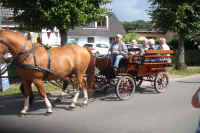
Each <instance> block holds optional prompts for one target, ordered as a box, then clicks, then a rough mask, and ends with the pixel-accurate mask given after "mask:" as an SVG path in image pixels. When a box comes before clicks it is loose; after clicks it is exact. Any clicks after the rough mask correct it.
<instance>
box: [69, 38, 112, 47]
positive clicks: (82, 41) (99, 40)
mask: <svg viewBox="0 0 200 133" xmlns="http://www.w3.org/2000/svg"><path fill="white" fill-rule="evenodd" d="M89 37H94V43H104V44H108V45H109V37H106V36H89ZM70 40H77V44H78V45H80V46H83V45H84V44H86V43H88V42H87V41H88V36H68V42H70Z"/></svg>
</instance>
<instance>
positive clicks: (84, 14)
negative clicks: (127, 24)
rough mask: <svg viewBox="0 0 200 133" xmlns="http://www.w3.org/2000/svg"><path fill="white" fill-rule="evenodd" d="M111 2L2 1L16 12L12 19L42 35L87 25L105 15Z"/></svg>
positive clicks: (103, 0) (70, 0)
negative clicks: (55, 30)
mask: <svg viewBox="0 0 200 133" xmlns="http://www.w3.org/2000/svg"><path fill="white" fill-rule="evenodd" d="M110 2H111V0H15V1H14V0H1V3H2V4H3V6H4V7H7V8H12V9H13V10H14V17H13V19H14V20H15V21H16V22H17V23H20V26H21V27H22V28H24V29H27V30H34V31H40V30H41V29H43V28H47V29H53V28H54V27H57V28H58V29H59V30H60V32H64V31H66V30H68V29H71V28H74V27H75V26H82V25H87V24H88V23H90V22H92V21H95V20H98V19H99V18H100V17H101V16H102V14H104V13H105V12H106V7H105V6H104V5H106V4H107V3H110Z"/></svg>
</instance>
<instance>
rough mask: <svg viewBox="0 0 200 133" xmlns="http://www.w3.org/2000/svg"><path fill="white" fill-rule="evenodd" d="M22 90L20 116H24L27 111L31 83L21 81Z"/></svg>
mask: <svg viewBox="0 0 200 133" xmlns="http://www.w3.org/2000/svg"><path fill="white" fill-rule="evenodd" d="M22 82H23V83H22V84H23V88H24V108H23V109H22V110H21V114H26V113H27V111H28V109H29V97H30V89H31V83H32V82H31V81H25V80H22Z"/></svg>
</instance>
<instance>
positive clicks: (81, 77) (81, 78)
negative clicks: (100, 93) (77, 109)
mask: <svg viewBox="0 0 200 133" xmlns="http://www.w3.org/2000/svg"><path fill="white" fill-rule="evenodd" d="M77 77H78V83H79V86H80V89H81V90H82V91H83V96H84V98H83V105H87V104H88V93H87V89H86V84H85V82H84V81H83V74H78V75H77Z"/></svg>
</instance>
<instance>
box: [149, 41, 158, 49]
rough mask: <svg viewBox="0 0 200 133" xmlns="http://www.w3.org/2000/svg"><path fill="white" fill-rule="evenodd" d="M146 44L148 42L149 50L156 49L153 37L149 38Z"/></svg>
mask: <svg viewBox="0 0 200 133" xmlns="http://www.w3.org/2000/svg"><path fill="white" fill-rule="evenodd" d="M148 44H149V50H155V49H156V46H155V40H154V39H149V41H148Z"/></svg>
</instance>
